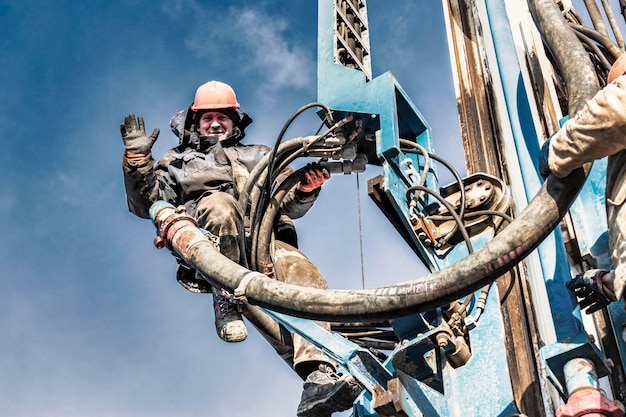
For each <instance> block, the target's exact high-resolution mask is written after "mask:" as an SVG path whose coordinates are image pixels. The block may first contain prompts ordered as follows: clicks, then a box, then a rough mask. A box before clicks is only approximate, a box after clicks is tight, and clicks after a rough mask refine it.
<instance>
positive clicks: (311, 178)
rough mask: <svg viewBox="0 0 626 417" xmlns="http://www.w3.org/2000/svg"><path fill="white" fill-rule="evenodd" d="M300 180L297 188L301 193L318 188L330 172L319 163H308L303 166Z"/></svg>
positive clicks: (328, 176)
mask: <svg viewBox="0 0 626 417" xmlns="http://www.w3.org/2000/svg"><path fill="white" fill-rule="evenodd" d="M304 168H305V169H304V172H303V174H302V180H300V185H299V186H298V189H299V190H300V191H302V192H303V193H310V192H312V191H315V190H317V189H318V188H320V187H321V186H322V185H323V184H324V183H325V182H326V181H327V180H328V179H329V178H330V173H329V172H328V171H327V170H326V168H322V167H321V166H319V164H316V163H313V164H308V165H307V166H306V167H304Z"/></svg>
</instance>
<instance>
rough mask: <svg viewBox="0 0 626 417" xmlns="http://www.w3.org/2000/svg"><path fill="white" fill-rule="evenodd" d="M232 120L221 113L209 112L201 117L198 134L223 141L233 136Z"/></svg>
mask: <svg viewBox="0 0 626 417" xmlns="http://www.w3.org/2000/svg"><path fill="white" fill-rule="evenodd" d="M234 127H235V124H234V123H233V121H232V119H231V118H230V117H228V116H226V115H225V114H224V113H222V112H219V111H208V112H206V113H203V114H202V116H200V123H199V126H198V132H199V133H200V135H202V136H215V137H216V138H218V140H220V141H222V140H225V139H228V138H229V137H230V136H231V135H232V134H233V129H234Z"/></svg>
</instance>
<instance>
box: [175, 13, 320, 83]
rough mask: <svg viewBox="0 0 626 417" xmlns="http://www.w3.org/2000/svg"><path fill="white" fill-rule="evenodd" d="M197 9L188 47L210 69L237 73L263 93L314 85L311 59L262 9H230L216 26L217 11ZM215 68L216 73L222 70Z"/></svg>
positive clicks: (285, 26) (282, 22)
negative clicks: (252, 82)
mask: <svg viewBox="0 0 626 417" xmlns="http://www.w3.org/2000/svg"><path fill="white" fill-rule="evenodd" d="M179 3H180V2H179ZM185 5H186V7H187V6H188V7H190V8H191V9H193V10H197V12H196V13H195V19H196V22H195V24H193V25H191V26H192V27H193V29H192V31H191V33H190V35H189V36H188V38H187V39H186V42H185V43H186V45H187V47H188V48H189V49H191V50H192V51H193V52H194V53H195V54H196V55H197V56H198V57H201V58H206V59H208V60H209V63H210V66H211V67H212V68H213V67H217V68H220V67H224V68H226V69H227V68H238V70H240V71H242V72H244V73H248V74H249V75H250V77H253V78H254V80H255V84H256V89H257V93H258V94H263V93H266V92H271V91H274V90H276V89H283V88H296V89H299V88H305V87H308V86H309V85H310V84H311V82H313V81H314V78H313V77H314V75H315V73H314V70H315V62H314V61H313V60H312V54H310V53H307V51H306V50H305V49H304V48H302V47H301V46H300V45H298V43H297V41H296V40H294V38H293V37H290V38H289V39H288V37H287V36H286V31H287V30H288V21H287V20H286V19H285V18H283V17H281V16H280V15H273V14H270V13H268V12H267V11H265V10H263V9H261V8H255V7H246V8H245V9H241V8H234V7H232V8H229V9H227V10H225V11H224V12H223V13H221V17H220V19H219V20H217V21H216V19H215V15H216V14H218V13H216V11H215V10H213V9H211V10H208V9H200V8H198V7H197V6H196V5H195V4H194V2H192V1H185ZM217 68H216V69H217Z"/></svg>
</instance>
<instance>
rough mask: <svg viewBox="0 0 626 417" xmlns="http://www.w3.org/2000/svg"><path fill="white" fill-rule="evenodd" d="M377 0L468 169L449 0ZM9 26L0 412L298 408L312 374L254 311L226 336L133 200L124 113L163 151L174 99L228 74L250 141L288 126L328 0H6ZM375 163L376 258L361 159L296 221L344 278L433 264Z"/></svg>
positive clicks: (397, 65)
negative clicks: (130, 205)
mask: <svg viewBox="0 0 626 417" xmlns="http://www.w3.org/2000/svg"><path fill="white" fill-rule="evenodd" d="M368 3H369V4H368V10H369V18H370V36H371V49H372V66H373V72H374V76H376V75H379V74H381V73H383V72H385V71H392V72H393V74H394V75H395V77H396V78H397V79H398V81H399V83H400V84H401V85H402V87H403V88H404V89H405V90H406V91H407V93H408V95H409V96H410V97H411V98H412V100H413V101H414V102H415V104H416V105H417V107H418V108H419V109H420V111H421V112H422V114H423V115H424V117H425V118H426V120H427V121H428V122H429V123H430V125H431V127H432V128H433V139H434V145H435V151H436V152H437V153H438V154H440V155H441V156H443V157H445V158H448V159H449V160H450V161H451V162H452V163H453V164H454V165H455V166H456V167H457V168H458V169H460V170H461V171H463V162H462V150H461V143H460V140H459V128H458V121H457V115H456V104H455V100H454V96H453V90H452V82H451V75H450V64H449V58H448V50H447V46H446V37H445V31H444V27H443V16H442V14H441V5H440V3H439V2H438V1H432V2H430V1H429V2H416V1H410V0H399V1H394V2H393V7H390V2H388V1H387V0H370V1H369V2H368ZM0 35H1V36H0V43H1V45H2V48H1V50H2V53H1V54H0V68H1V69H0V83H1V84H0V85H2V100H0V126H1V128H2V132H3V133H2V134H3V139H2V144H3V151H2V153H1V154H0V162H1V164H2V166H3V168H4V173H3V175H2V176H1V177H0V190H2V193H1V194H0V224H1V226H0V227H1V228H2V232H1V233H0V234H1V236H2V238H1V239H0V268H1V270H0V273H1V279H0V415H2V416H13V417H22V416H24V417H26V416H28V417H31V416H42V417H57V416H58V417H61V416H63V417H66V416H78V415H80V416H85V417H104V416H116V417H131V416H132V417H142V416H151V417H160V416H163V417H165V416H167V417H171V416H187V417H192V416H230V415H236V416H239V417H245V416H255V417H269V416H291V415H295V409H296V407H297V404H298V402H299V399H300V393H301V381H300V380H299V379H298V377H296V375H295V374H294V373H293V372H292V371H291V370H290V369H289V368H288V367H287V366H286V365H284V364H283V362H282V361H281V359H280V358H279V357H278V356H277V355H276V354H275V353H274V352H273V350H272V349H271V348H270V346H269V345H268V344H267V343H266V342H265V341H264V340H263V339H262V338H261V337H260V336H259V335H258V334H257V333H256V332H255V330H254V329H252V328H250V336H249V339H248V340H247V341H245V342H243V343H241V344H237V345H229V344H226V343H224V342H222V341H221V340H219V338H218V337H217V336H216V334H215V330H214V326H213V312H212V308H211V300H210V297H208V296H201V295H194V294H191V293H188V292H187V291H185V290H184V289H183V288H182V287H180V286H179V285H178V284H177V283H176V281H175V279H174V270H175V262H174V260H173V258H172V257H171V256H169V254H168V253H166V252H164V251H158V250H157V249H155V248H154V246H153V244H152V240H153V238H154V235H155V232H154V227H153V226H152V224H151V223H150V222H149V221H146V220H142V219H138V218H136V217H134V216H133V215H131V214H130V213H129V212H128V211H127V209H126V201H125V195H124V189H123V183H122V171H121V155H122V152H123V146H122V141H121V138H120V135H119V125H120V123H121V122H122V120H123V118H124V116H125V115H126V114H128V113H130V112H134V113H136V114H141V115H143V116H144V118H145V121H146V125H147V129H148V130H149V131H151V130H152V129H153V128H154V127H160V128H161V135H160V137H159V140H158V141H157V144H156V145H155V148H154V154H155V156H157V157H158V156H162V155H163V154H164V153H165V151H166V149H168V148H170V147H172V146H175V145H176V143H177V141H176V138H175V137H174V135H172V134H171V133H170V131H169V129H168V122H169V118H170V116H171V115H172V114H174V113H175V112H176V111H178V110H180V109H182V108H184V107H186V106H187V105H189V103H191V101H192V100H193V93H194V92H195V89H196V88H197V87H198V86H199V85H200V84H202V83H204V82H206V81H208V80H211V79H218V80H221V81H224V82H227V83H229V84H231V85H232V86H233V87H234V88H235V90H236V91H237V94H238V98H239V101H240V103H241V104H242V107H243V109H244V110H245V111H246V112H248V113H249V114H250V115H251V116H252V118H253V119H254V124H253V125H252V126H251V127H250V128H249V129H248V135H247V137H246V143H265V144H272V143H273V142H274V141H275V138H276V136H277V135H278V133H279V131H280V129H281V127H282V125H283V123H284V122H285V121H286V120H287V119H288V118H289V116H290V115H291V114H292V113H293V112H294V111H295V110H297V109H298V108H299V107H301V106H302V105H305V104H307V103H310V102H313V101H316V78H315V77H316V43H317V7H316V2H314V1H312V0H309V1H306V2H304V1H298V2H294V1H286V0H280V1H279V0H263V1H243V0H233V1H225V0H220V1H217V0H207V1H204V2H201V1H196V0H174V1H145V0H131V1H123V2H122V1H100V0H94V1H91V2H85V3H77V2H70V1H54V2H53V1H42V0H34V1H29V2H22V1H12V0H11V1H4V0H0ZM317 126H318V123H317V122H316V123H309V124H306V123H303V124H302V125H301V126H300V125H298V126H296V128H295V129H294V131H293V134H292V135H291V136H290V135H288V136H289V137H295V136H298V135H302V134H312V133H314V131H315V129H316V128H317ZM290 133H291V132H290ZM375 174H376V173H375V172H374V173H370V172H369V171H367V172H365V173H364V174H361V176H360V178H359V180H360V205H361V216H362V241H363V245H364V248H363V251H364V265H363V269H364V271H365V272H364V278H363V277H362V275H361V261H360V255H359V228H358V219H359V218H358V215H357V206H358V204H357V189H356V177H355V176H354V175H352V176H345V177H333V178H332V180H331V181H330V182H329V183H328V184H327V185H325V186H324V190H323V193H322V196H321V197H320V199H319V201H318V202H317V203H316V205H315V206H314V208H313V209H312V210H311V212H310V213H309V214H308V215H307V216H306V217H305V218H303V219H301V220H299V221H298V223H297V226H298V229H299V235H300V241H301V248H302V249H303V251H304V252H305V253H307V254H308V255H309V256H310V257H311V258H312V259H313V260H314V262H315V263H316V264H317V265H318V266H319V267H320V269H321V271H322V272H323V273H324V275H325V276H326V277H327V279H328V282H329V285H330V286H331V287H332V288H360V287H361V286H362V280H363V279H364V280H365V285H366V286H367V287H373V286H381V285H385V284H391V283H394V282H399V281H405V280H407V279H410V278H415V277H417V276H420V275H422V274H423V269H422V267H421V265H420V264H419V262H417V261H416V260H415V259H414V257H413V256H412V254H411V253H410V251H409V250H408V249H407V248H406V247H405V245H404V243H403V242H402V240H401V239H400V238H399V237H398V236H397V235H396V234H395V232H394V231H393V229H392V227H391V226H390V225H389V224H388V223H387V221H386V219H385V218H384V216H383V215H382V214H381V213H380V212H378V210H377V209H376V207H375V206H374V204H373V203H372V202H371V201H370V199H369V197H368V196H367V193H366V192H367V179H369V178H371V177H373V176H374V175H375Z"/></svg>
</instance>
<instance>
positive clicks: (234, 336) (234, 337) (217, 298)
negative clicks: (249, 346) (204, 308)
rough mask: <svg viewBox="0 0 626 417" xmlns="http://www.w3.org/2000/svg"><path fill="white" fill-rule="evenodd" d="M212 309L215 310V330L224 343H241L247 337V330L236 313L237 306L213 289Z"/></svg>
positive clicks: (239, 315) (237, 312)
mask: <svg viewBox="0 0 626 417" xmlns="http://www.w3.org/2000/svg"><path fill="white" fill-rule="evenodd" d="M213 308H214V310H215V330H216V331H217V335H218V336H219V337H220V339H222V340H223V341H224V342H229V343H237V342H243V341H244V340H246V337H248V330H247V329H246V325H245V323H244V322H243V319H242V318H241V314H239V311H237V306H236V305H234V304H233V303H231V302H230V300H229V299H228V298H227V297H226V296H224V295H222V294H220V293H219V291H218V290H216V289H215V288H214V289H213Z"/></svg>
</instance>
